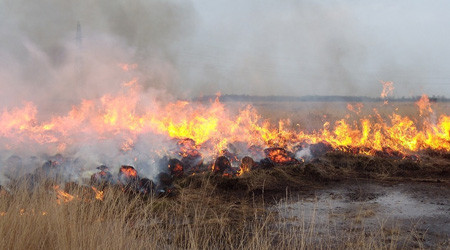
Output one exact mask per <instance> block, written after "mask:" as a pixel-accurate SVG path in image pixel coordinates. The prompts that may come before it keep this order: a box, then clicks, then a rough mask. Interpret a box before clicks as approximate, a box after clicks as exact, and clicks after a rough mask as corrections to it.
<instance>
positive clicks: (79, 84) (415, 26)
mask: <svg viewBox="0 0 450 250" xmlns="http://www.w3.org/2000/svg"><path fill="white" fill-rule="evenodd" d="M449 13H450V1H447V0H437V1H426V0H408V1H406V0H403V1H387V0H381V1H368V0H365V1H352V0H342V1H294V0H292V1H269V0H253V1H252V0H247V1H233V2H231V1H225V0H217V1H207V0H192V1H181V0H164V1H163V0H159V1H147V0H130V1H123V0H97V1H93V0H91V1H75V0H69V1H59V0H42V1H39V2H38V1H26V0H14V1H12V0H0V23H1V25H0V87H1V89H0V96H1V97H2V100H1V101H0V104H2V103H3V104H4V103H11V102H15V101H17V100H22V99H27V100H28V99H32V100H34V101H35V100H36V99H39V98H38V97H40V98H41V99H44V101H46V102H48V100H49V99H58V98H59V99H69V98H75V97H77V98H91V97H97V96H101V95H103V94H104V93H105V92H108V91H110V90H111V89H114V86H116V85H118V84H117V83H116V82H119V83H121V81H119V80H118V79H121V76H120V75H119V73H120V72H119V70H118V69H117V67H116V66H117V64H118V62H123V63H137V64H138V65H139V67H138V68H137V69H136V71H135V72H134V73H135V74H136V76H138V78H139V80H140V82H141V83H142V84H143V85H144V86H145V88H146V90H149V91H150V90H151V91H154V90H162V91H165V92H168V93H171V94H173V95H175V96H183V97H189V96H197V95H201V94H215V93H217V92H222V93H224V94H250V95H298V96H301V95H314V94H316V95H368V96H379V94H380V92H381V84H380V81H393V82H394V87H395V90H394V95H395V96H398V97H399V96H411V95H419V94H422V93H427V94H429V95H445V96H450V33H449V32H448V29H449V27H450V15H449ZM77 21H79V22H80V23H81V27H82V35H83V44H82V50H81V52H80V51H79V50H78V49H77V48H76V41H75V33H76V23H77ZM76 64H80V65H81V66H76ZM79 72H82V73H81V75H82V76H81V77H80V76H79ZM77 74H78V75H77ZM127 77H128V76H127ZM80 78H81V80H80ZM119 85H120V84H119ZM77 98H75V99H77Z"/></svg>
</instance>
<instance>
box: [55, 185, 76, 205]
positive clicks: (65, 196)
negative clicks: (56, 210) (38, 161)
mask: <svg viewBox="0 0 450 250" xmlns="http://www.w3.org/2000/svg"><path fill="white" fill-rule="evenodd" d="M53 189H54V190H55V191H56V202H57V203H58V204H59V205H60V204H62V203H63V202H64V203H67V202H70V201H72V200H73V199H74V198H75V197H74V196H73V195H71V194H69V193H66V192H64V191H63V190H62V189H60V188H59V186H58V185H54V186H53Z"/></svg>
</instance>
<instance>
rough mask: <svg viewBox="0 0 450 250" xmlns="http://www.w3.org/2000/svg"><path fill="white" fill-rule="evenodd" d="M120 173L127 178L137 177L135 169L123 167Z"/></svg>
mask: <svg viewBox="0 0 450 250" xmlns="http://www.w3.org/2000/svg"><path fill="white" fill-rule="evenodd" d="M120 173H122V174H124V175H125V176H126V177H132V178H135V177H137V171H136V169H134V168H127V167H123V166H122V167H121V168H120Z"/></svg>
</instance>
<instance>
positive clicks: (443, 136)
mask: <svg viewBox="0 0 450 250" xmlns="http://www.w3.org/2000/svg"><path fill="white" fill-rule="evenodd" d="M382 83H383V92H382V97H386V96H387V95H388V94H391V93H392V91H393V89H394V87H393V83H392V82H382ZM146 101H147V100H146V99H145V96H142V94H141V88H140V86H139V84H137V79H133V80H132V81H130V82H129V83H127V84H124V86H123V91H122V92H121V93H117V94H107V95H105V96H103V97H101V98H99V99H98V100H97V99H94V100H84V101H82V102H81V103H80V105H78V106H74V107H73V108H72V109H71V110H70V111H69V112H68V113H67V114H66V115H61V116H54V117H53V118H51V119H49V120H45V121H40V120H39V119H38V118H37V117H38V109H37V107H36V106H35V105H34V104H33V103H29V102H28V103H25V104H24V105H23V107H15V108H11V109H4V110H3V112H2V113H1V114H0V137H1V139H2V141H4V142H5V143H4V145H6V146H5V147H6V148H8V149H9V150H15V149H16V148H20V146H22V147H23V146H24V145H29V144H30V143H38V144H40V145H44V146H45V147H46V148H47V149H50V150H53V152H59V153H64V151H69V150H72V149H73V148H71V147H72V145H73V144H76V143H82V144H83V143H89V142H91V141H105V140H107V139H108V138H112V137H114V138H119V140H122V141H121V143H120V145H119V146H118V147H119V148H121V150H122V152H128V151H132V150H134V145H135V143H137V142H138V141H139V140H140V138H141V137H142V136H143V135H149V134H151V135H158V136H161V137H163V138H167V139H177V140H182V141H183V142H182V143H181V144H179V145H177V146H178V148H179V156H180V157H187V158H189V157H190V158H192V159H190V160H193V158H196V160H198V161H201V158H202V157H203V158H205V157H216V156H219V155H221V152H223V150H224V149H226V148H227V147H228V145H230V144H233V143H244V144H246V146H247V148H249V152H250V151H251V150H250V149H251V148H252V147H254V148H261V149H264V148H285V149H289V150H290V149H292V148H293V147H294V146H295V145H296V144H298V143H301V142H307V143H318V142H325V143H327V144H329V145H331V146H332V147H333V148H336V149H342V150H353V149H355V148H358V149H359V150H358V152H359V153H364V154H372V155H373V154H375V153H376V151H381V150H384V149H387V148H389V149H392V150H395V151H398V152H400V153H404V154H413V153H417V152H419V151H421V150H426V149H432V150H443V151H447V152H448V151H450V140H449V133H450V132H449V130H450V125H449V124H450V122H449V120H450V117H449V116H448V115H447V114H441V115H440V117H436V119H428V117H427V115H429V114H431V113H432V112H433V111H432V109H431V105H430V102H429V99H428V97H427V96H426V95H424V96H422V98H421V99H420V100H419V101H418V102H417V103H416V104H417V106H418V107H419V111H420V114H421V117H420V118H421V119H416V118H411V117H408V116H402V115H400V114H397V113H395V112H394V113H392V114H391V115H389V116H388V117H387V118H381V116H380V115H379V114H378V113H377V111H376V110H375V111H374V114H373V115H371V116H367V117H360V112H361V109H362V107H363V105H362V104H358V103H357V104H350V105H348V109H349V110H351V111H352V112H354V113H355V114H354V115H353V116H352V117H351V118H352V119H353V120H350V116H347V117H346V118H343V119H339V120H337V121H336V122H333V121H326V117H324V119H325V122H324V124H323V127H322V129H318V130H315V131H312V132H308V131H304V130H302V129H301V128H299V127H295V126H292V125H291V123H290V121H289V120H280V121H279V122H277V123H275V124H273V123H270V122H269V121H267V120H264V119H263V118H262V117H261V115H259V114H258V112H257V111H256V109H255V108H254V107H252V106H250V105H249V106H247V107H245V108H243V109H241V110H240V111H239V112H238V113H237V114H232V113H231V112H230V111H229V110H227V109H226V107H225V105H224V104H223V103H221V102H219V100H218V99H216V100H214V101H211V102H210V103H209V104H206V105H205V104H200V103H192V102H187V101H176V102H171V103H168V104H167V105H159V104H157V103H152V104H151V105H142V104H145V103H146ZM355 117H356V119H355ZM432 120H433V121H434V122H433V121H432ZM168 150H170V149H168V148H161V151H163V152H165V151H168ZM294 153H295V152H294ZM268 157H269V158H271V160H272V161H274V162H279V163H283V162H291V158H292V159H293V157H291V156H289V157H288V155H286V154H284V153H282V152H281V151H277V152H276V151H274V152H272V153H270V154H269V155H268ZM197 158H198V159H197ZM123 173H124V174H125V175H127V176H131V177H133V176H136V175H137V174H136V172H135V171H133V170H131V169H124V170H123ZM61 195H62V193H61ZM67 197H69V198H66V199H70V196H67Z"/></svg>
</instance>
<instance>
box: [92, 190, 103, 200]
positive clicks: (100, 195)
mask: <svg viewBox="0 0 450 250" xmlns="http://www.w3.org/2000/svg"><path fill="white" fill-rule="evenodd" d="M91 188H92V190H94V192H95V199H97V200H100V201H102V200H103V197H104V193H103V191H102V190H98V189H97V188H95V187H91Z"/></svg>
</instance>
